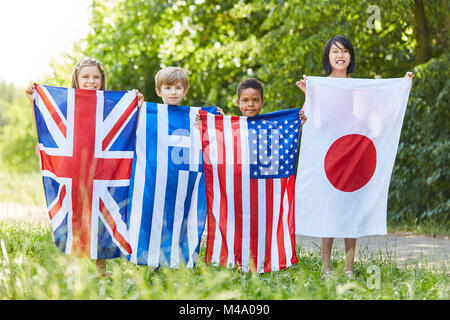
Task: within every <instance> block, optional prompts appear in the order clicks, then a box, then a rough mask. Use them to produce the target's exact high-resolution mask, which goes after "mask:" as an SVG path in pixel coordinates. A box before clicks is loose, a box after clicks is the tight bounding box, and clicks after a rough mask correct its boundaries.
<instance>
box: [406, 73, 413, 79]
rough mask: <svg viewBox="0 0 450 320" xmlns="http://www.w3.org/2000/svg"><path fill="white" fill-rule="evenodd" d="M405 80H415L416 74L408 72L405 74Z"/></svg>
mask: <svg viewBox="0 0 450 320" xmlns="http://www.w3.org/2000/svg"><path fill="white" fill-rule="evenodd" d="M405 78H407V79H409V80H412V79H414V73H412V72H409V71H408V72H407V73H406V74H405Z"/></svg>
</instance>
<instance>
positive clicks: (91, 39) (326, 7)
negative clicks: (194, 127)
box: [0, 0, 450, 224]
mask: <svg viewBox="0 0 450 320" xmlns="http://www.w3.org/2000/svg"><path fill="white" fill-rule="evenodd" d="M414 4H415V1H413V0H400V1H388V0H378V1H369V0H366V1H355V0H321V1H317V0H290V1H285V0H282V1H280V0H240V1H232V0H222V1H218V0H212V1H204V0H183V1H181V0H171V1H157V0H123V1H115V0H95V1H93V5H92V18H91V21H90V26H91V28H92V31H91V32H90V34H89V35H88V36H87V38H86V39H84V40H82V41H80V42H79V43H77V44H76V45H75V47H74V49H73V52H72V53H71V54H68V55H64V56H63V57H61V58H60V59H58V60H55V61H54V62H53V63H52V65H53V68H54V73H53V74H52V75H50V76H47V77H46V79H45V81H44V82H43V84H48V85H56V86H65V87H68V86H70V80H71V74H72V69H73V66H74V65H75V63H76V62H77V61H78V60H79V59H80V58H81V57H82V56H92V57H95V58H97V59H99V60H100V61H101V62H102V63H103V65H104V66H105V69H106V75H107V88H108V89H110V90H124V89H132V88H136V89H138V90H140V91H141V92H142V93H144V95H145V100H146V101H154V102H159V101H160V98H159V97H157V95H156V93H155V88H154V86H155V82H154V76H155V74H156V72H157V71H158V70H160V69H161V68H162V67H164V66H169V65H173V66H180V67H183V68H185V69H186V70H187V71H188V74H189V80H190V88H189V91H188V95H187V97H186V99H185V100H184V101H183V103H184V104H186V105H197V106H200V105H219V106H221V107H222V108H223V109H224V111H225V112H226V113H227V114H236V115H238V114H240V112H239V109H238V108H237V107H236V88H237V85H238V83H239V82H240V81H241V80H242V79H244V78H247V77H256V78H259V79H260V80H262V81H263V82H264V83H265V96H264V100H265V106H264V112H269V111H274V110H277V109H280V108H291V107H298V106H300V105H302V104H303V102H304V95H303V93H302V92H301V91H300V90H299V89H298V88H297V87H296V86H295V82H296V81H297V80H299V79H300V78H301V77H302V75H303V74H306V75H325V74H324V71H323V70H322V63H321V59H322V49H323V46H324V44H325V42H326V41H327V39H328V38H330V37H331V36H332V35H335V34H344V35H346V36H347V37H348V38H349V39H351V41H352V43H353V45H354V47H355V51H356V69H355V72H354V74H353V77H358V78H376V77H383V78H388V77H401V76H403V75H404V74H405V72H406V71H411V70H414V68H416V69H415V70H416V73H417V75H416V79H415V80H414V85H413V88H412V91H411V97H410V103H409V107H408V111H407V114H406V118H405V123H404V127H403V134H402V137H401V140H400V145H399V153H398V157H397V162H396V165H395V168H394V172H393V178H392V183H391V189H390V197H389V218H391V219H399V218H401V217H406V216H408V219H409V220H411V219H417V220H421V219H425V218H427V219H428V218H439V219H441V220H442V222H443V223H447V224H448V216H449V215H448V213H449V206H450V202H449V201H450V200H449V198H450V197H449V189H450V188H449V185H448V181H449V179H448V174H449V173H448V170H447V168H448V154H450V153H449V152H448V151H449V142H448V141H449V139H448V130H449V129H448V128H449V125H448V118H449V117H448V116H449V115H448V108H446V102H447V101H448V90H449V89H448V80H447V79H448V47H450V43H449V34H450V33H449V32H448V21H449V12H450V10H445V9H446V8H447V9H448V8H449V2H448V1H445V0H437V1H425V14H426V17H427V24H428V28H427V30H428V34H427V39H428V40H429V42H430V45H431V53H432V56H433V57H435V58H434V59H433V60H432V61H429V62H428V63H426V64H424V65H420V66H417V65H416V64H417V62H416V48H417V46H418V43H417V40H416V35H417V33H418V32H419V30H417V28H415V26H414V21H413V14H412V12H413V8H414ZM20 90H22V89H20ZM17 92H18V91H17V89H14V88H12V87H11V85H8V84H0V170H4V171H30V170H36V169H37V163H38V160H37V157H36V155H35V151H34V150H35V143H36V138H35V131H34V128H33V126H32V120H31V110H30V108H29V103H28V101H26V100H25V99H24V95H23V91H20V95H18V94H17Z"/></svg>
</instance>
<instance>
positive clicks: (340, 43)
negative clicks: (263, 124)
mask: <svg viewBox="0 0 450 320" xmlns="http://www.w3.org/2000/svg"><path fill="white" fill-rule="evenodd" d="M322 63H323V67H324V69H325V71H326V72H327V73H328V74H329V77H332V78H347V77H349V74H350V73H352V72H353V71H354V69H355V53H354V49H353V46H352V44H351V42H350V41H349V40H348V39H347V38H346V37H344V36H342V35H336V36H333V37H331V38H330V39H329V40H328V42H327V43H326V45H325V47H324V49H323V56H322ZM405 78H408V79H410V80H412V79H413V78H414V74H413V73H411V72H407V73H406V75H405ZM307 79H308V78H307V77H306V76H305V75H303V79H301V80H300V81H297V82H296V85H297V86H298V87H299V88H300V89H301V90H302V91H303V92H304V93H306V81H307ZM329 236H330V237H322V239H321V251H322V271H323V273H324V276H328V275H329V274H330V272H331V267H330V257H331V250H332V247H333V238H332V236H333V235H331V234H330V235H329ZM344 243H345V256H346V269H345V273H346V275H347V277H349V278H352V277H353V262H354V258H355V251H356V238H344Z"/></svg>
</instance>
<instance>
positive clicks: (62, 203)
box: [33, 84, 138, 259]
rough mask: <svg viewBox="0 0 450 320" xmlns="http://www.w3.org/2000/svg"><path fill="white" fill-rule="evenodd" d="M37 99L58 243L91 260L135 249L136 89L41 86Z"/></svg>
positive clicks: (48, 198) (38, 125)
mask: <svg viewBox="0 0 450 320" xmlns="http://www.w3.org/2000/svg"><path fill="white" fill-rule="evenodd" d="M33 97H34V111H35V118H36V128H37V133H38V139H39V149H40V158H41V169H42V176H43V184H44V192H45V198H46V201H47V208H48V214H49V217H50V223H51V226H52V229H53V239H54V241H55V244H56V246H57V247H58V248H59V249H61V251H63V252H64V253H66V254H71V255H75V256H78V257H87V258H91V259H107V258H114V257H118V256H120V255H121V253H123V254H125V255H128V254H130V253H131V247H130V245H129V243H128V240H127V225H126V222H125V221H126V203H127V201H128V186H129V179H130V173H131V165H132V159H133V153H134V151H133V150H134V145H135V136H136V125H137V104H138V102H137V98H136V93H134V92H126V91H95V90H82V89H67V88H57V87H50V86H41V85H37V84H35V85H34V92H33Z"/></svg>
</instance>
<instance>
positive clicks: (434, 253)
mask: <svg viewBox="0 0 450 320" xmlns="http://www.w3.org/2000/svg"><path fill="white" fill-rule="evenodd" d="M296 240H297V244H299V245H300V246H302V247H303V249H304V250H305V251H306V252H307V253H308V252H317V253H318V254H320V238H314V237H305V236H297V237H296ZM335 249H337V250H339V252H340V253H341V254H342V255H343V254H344V240H343V239H340V238H337V239H335V240H334V243H333V250H335ZM356 251H357V252H356V259H358V257H359V256H361V257H364V256H366V255H379V254H382V255H383V256H389V257H392V258H395V259H396V260H397V261H398V262H399V263H400V264H403V263H417V264H419V265H423V264H426V265H427V266H435V267H445V268H446V270H447V269H448V267H449V259H450V240H449V239H448V237H445V238H443V237H442V238H433V237H428V236H424V235H419V234H415V233H412V232H404V233H388V234H387V235H384V236H368V237H361V238H358V240H357V242H356Z"/></svg>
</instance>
